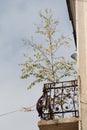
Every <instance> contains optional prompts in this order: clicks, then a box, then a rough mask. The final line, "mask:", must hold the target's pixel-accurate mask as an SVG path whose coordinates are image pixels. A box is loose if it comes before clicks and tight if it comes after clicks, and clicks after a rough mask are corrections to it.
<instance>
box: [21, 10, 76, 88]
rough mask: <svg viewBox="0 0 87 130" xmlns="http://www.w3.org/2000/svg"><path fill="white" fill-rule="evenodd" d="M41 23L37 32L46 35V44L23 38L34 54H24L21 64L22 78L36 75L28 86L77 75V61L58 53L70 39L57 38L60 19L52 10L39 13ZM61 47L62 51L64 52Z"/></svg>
mask: <svg viewBox="0 0 87 130" xmlns="http://www.w3.org/2000/svg"><path fill="white" fill-rule="evenodd" d="M39 17H40V20H41V24H39V25H37V27H36V32H35V34H38V35H41V36H43V37H44V41H45V43H44V44H37V43H35V42H34V41H33V40H26V39H25V40H23V42H24V44H25V45H26V46H29V47H32V49H33V50H34V53H33V56H31V55H26V54H25V55H24V56H25V57H26V61H25V63H23V64H21V67H22V69H21V70H22V76H21V78H23V79H25V78H30V77H32V76H33V77H34V79H35V80H33V81H32V82H31V83H30V84H29V87H28V88H31V87H32V86H34V85H35V84H36V83H40V82H43V81H45V82H56V81H57V82H58V81H60V79H62V78H64V77H66V76H75V74H76V71H75V69H74V64H75V62H73V61H67V60H66V58H65V57H64V56H60V55H58V51H59V50H60V49H61V47H62V46H67V45H69V42H70V41H69V39H67V38H66V37H64V36H63V35H61V37H60V38H58V39H56V34H57V33H58V32H57V26H58V24H59V23H58V21H57V20H55V19H54V18H53V15H52V12H51V11H50V10H47V9H46V10H45V11H44V12H40V13H39ZM62 51H63V50H62V49H61V53H62Z"/></svg>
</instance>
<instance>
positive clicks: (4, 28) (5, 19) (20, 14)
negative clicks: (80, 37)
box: [0, 0, 75, 130]
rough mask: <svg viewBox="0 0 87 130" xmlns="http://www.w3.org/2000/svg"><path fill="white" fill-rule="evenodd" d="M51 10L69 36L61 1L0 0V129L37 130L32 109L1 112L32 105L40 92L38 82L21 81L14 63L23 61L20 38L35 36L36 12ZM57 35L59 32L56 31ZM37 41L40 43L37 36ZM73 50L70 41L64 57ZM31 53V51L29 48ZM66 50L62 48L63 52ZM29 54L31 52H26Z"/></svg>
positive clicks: (35, 118) (68, 26) (63, 6)
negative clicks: (69, 47) (30, 84)
mask: <svg viewBox="0 0 87 130" xmlns="http://www.w3.org/2000/svg"><path fill="white" fill-rule="evenodd" d="M46 8H48V9H52V11H53V14H54V16H55V18H56V19H57V20H58V21H59V32H61V33H63V34H64V35H65V36H70V37H72V26H71V22H70V21H69V18H68V12H67V7H66V3H65V0H37V1H36V0H0V129H1V130H29V129H31V130H38V126H37V122H38V121H39V120H40V119H39V117H38V114H37V112H36V110H35V107H34V110H35V111H32V112H22V111H18V112H15V113H13V114H8V115H3V116H1V115H2V114H4V113H8V112H11V111H15V110H20V109H21V108H22V107H31V106H33V105H34V106H35V104H36V102H37V100H38V98H39V97H40V96H41V94H42V88H41V87H39V86H38V85H37V86H35V87H34V88H32V89H31V90H27V85H28V83H29V80H22V79H21V78H20V76H21V69H20V66H19V65H18V64H20V63H23V61H24V58H23V53H24V51H25V48H24V47H23V45H22V39H23V38H30V37H31V36H34V35H35V33H34V32H35V24H36V23H39V22H40V19H39V17H38V12H39V11H40V10H45V9H46ZM58 35H59V34H58ZM38 41H40V42H41V39H39V40H38ZM74 51H75V47H74V43H73V42H72V49H69V53H68V52H67V56H68V55H69V54H70V53H73V52H74ZM30 53H32V51H30ZM63 53H66V50H65V52H63ZM30 55H31V54H30Z"/></svg>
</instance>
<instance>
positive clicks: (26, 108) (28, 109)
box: [0, 105, 35, 117]
mask: <svg viewBox="0 0 87 130" xmlns="http://www.w3.org/2000/svg"><path fill="white" fill-rule="evenodd" d="M34 106H35V105H33V106H31V107H22V108H21V109H18V110H14V111H10V112H7V113H3V114H0V117H1V116H6V115H10V114H13V113H16V112H19V111H21V112H31V111H34V109H31V108H33V107H34Z"/></svg>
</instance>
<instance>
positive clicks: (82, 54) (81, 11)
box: [76, 0, 87, 130]
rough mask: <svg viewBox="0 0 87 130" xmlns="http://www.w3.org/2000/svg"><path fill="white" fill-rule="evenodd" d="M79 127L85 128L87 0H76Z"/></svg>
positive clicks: (86, 108)
mask: <svg viewBox="0 0 87 130" xmlns="http://www.w3.org/2000/svg"><path fill="white" fill-rule="evenodd" d="M76 32H77V48H78V49H77V51H78V58H77V59H78V75H79V87H80V88H79V90H80V93H79V94H80V98H79V104H80V120H81V122H80V128H79V130H86V129H87V1H86V0H76Z"/></svg>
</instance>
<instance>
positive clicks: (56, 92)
mask: <svg viewBox="0 0 87 130" xmlns="http://www.w3.org/2000/svg"><path fill="white" fill-rule="evenodd" d="M36 107H37V111H38V113H39V116H40V118H41V119H43V120H51V119H58V118H65V117H70V116H71V117H78V82H77V80H72V81H65V82H55V83H47V84H44V88H43V95H42V96H41V97H40V98H39V100H38V102H37V106H36Z"/></svg>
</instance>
